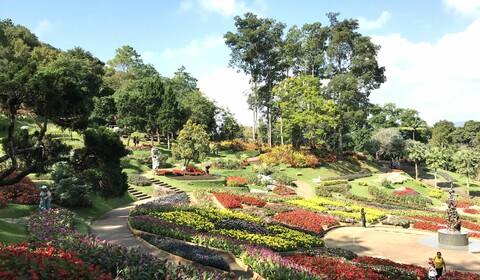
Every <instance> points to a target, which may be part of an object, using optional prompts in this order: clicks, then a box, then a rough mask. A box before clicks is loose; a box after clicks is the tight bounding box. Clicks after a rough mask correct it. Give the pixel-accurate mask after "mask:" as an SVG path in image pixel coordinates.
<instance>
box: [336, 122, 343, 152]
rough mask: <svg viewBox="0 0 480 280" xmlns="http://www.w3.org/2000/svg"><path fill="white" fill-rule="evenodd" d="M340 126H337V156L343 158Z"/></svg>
mask: <svg viewBox="0 0 480 280" xmlns="http://www.w3.org/2000/svg"><path fill="white" fill-rule="evenodd" d="M342 130H343V129H342V125H341V124H340V125H339V126H338V132H337V133H338V147H337V149H338V150H337V156H343V154H342V152H343V135H342V133H343V131H342Z"/></svg>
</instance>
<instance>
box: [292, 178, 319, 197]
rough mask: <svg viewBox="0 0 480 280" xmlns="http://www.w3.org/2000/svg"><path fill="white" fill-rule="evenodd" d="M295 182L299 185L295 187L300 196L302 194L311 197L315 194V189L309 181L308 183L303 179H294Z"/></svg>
mask: <svg viewBox="0 0 480 280" xmlns="http://www.w3.org/2000/svg"><path fill="white" fill-rule="evenodd" d="M294 183H295V185H296V186H297V188H296V189H295V192H296V193H297V195H298V196H301V197H304V198H311V197H314V196H315V195H314V190H313V188H312V186H311V185H310V184H309V183H306V182H303V181H294Z"/></svg>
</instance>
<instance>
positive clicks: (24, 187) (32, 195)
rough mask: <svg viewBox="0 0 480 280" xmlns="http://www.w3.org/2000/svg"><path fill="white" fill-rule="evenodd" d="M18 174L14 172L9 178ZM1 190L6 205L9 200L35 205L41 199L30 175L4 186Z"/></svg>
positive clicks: (0, 193)
mask: <svg viewBox="0 0 480 280" xmlns="http://www.w3.org/2000/svg"><path fill="white" fill-rule="evenodd" d="M16 175H17V173H15V172H14V173H12V174H11V175H10V176H8V177H7V178H10V177H14V176H16ZM0 190H1V191H0V195H1V196H3V197H4V198H3V201H5V202H4V203H3V204H5V206H6V203H7V202H10V203H17V204H26V205H34V204H37V203H38V201H39V199H40V198H39V193H38V192H37V189H36V188H35V184H34V183H33V182H32V180H30V178H28V177H24V178H22V180H21V181H20V182H18V183H16V184H13V185H9V186H6V187H2V188H1V189H0ZM0 200H1V199H0ZM0 204H1V203H0ZM0 207H1V205H0Z"/></svg>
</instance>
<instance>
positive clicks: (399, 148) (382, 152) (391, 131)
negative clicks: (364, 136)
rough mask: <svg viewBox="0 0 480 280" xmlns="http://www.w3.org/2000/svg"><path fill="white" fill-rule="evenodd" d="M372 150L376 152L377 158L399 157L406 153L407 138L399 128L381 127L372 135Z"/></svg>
mask: <svg viewBox="0 0 480 280" xmlns="http://www.w3.org/2000/svg"><path fill="white" fill-rule="evenodd" d="M372 142H373V143H371V144H370V146H371V147H374V149H372V150H371V151H370V152H374V153H375V156H376V158H388V159H392V160H393V159H398V158H399V157H400V156H402V155H403V154H404V149H405V145H406V143H405V140H404V139H403V138H402V136H401V135H400V132H399V130H398V129H397V128H381V129H378V130H377V131H376V132H374V133H373V135H372Z"/></svg>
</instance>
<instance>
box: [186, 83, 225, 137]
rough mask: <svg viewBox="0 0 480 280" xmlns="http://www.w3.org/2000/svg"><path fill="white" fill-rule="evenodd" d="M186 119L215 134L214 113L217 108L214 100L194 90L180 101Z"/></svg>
mask: <svg viewBox="0 0 480 280" xmlns="http://www.w3.org/2000/svg"><path fill="white" fill-rule="evenodd" d="M182 106H183V108H184V110H185V114H186V116H188V120H191V121H192V122H194V123H196V124H200V125H203V126H204V127H205V129H206V130H207V133H209V134H215V131H216V122H215V115H216V114H217V112H218V108H217V106H216V105H215V102H213V101H211V100H210V99H209V98H208V97H207V96H205V94H203V93H202V92H200V91H194V92H191V93H190V94H189V96H188V97H187V98H185V99H184V100H183V101H182Z"/></svg>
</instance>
